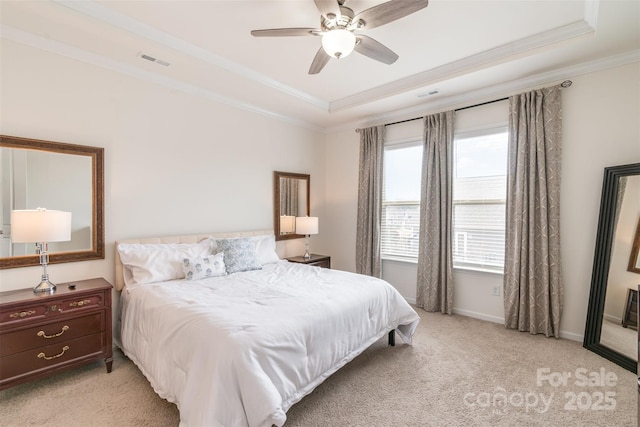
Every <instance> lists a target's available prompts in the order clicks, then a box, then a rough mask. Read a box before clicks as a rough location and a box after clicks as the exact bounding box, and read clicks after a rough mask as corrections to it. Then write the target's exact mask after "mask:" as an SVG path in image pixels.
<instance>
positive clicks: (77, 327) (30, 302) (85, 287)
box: [0, 278, 113, 390]
mask: <svg viewBox="0 0 640 427" xmlns="http://www.w3.org/2000/svg"><path fill="white" fill-rule="evenodd" d="M70 285H71V286H73V285H75V287H72V288H69V286H70ZM111 289H112V286H111V284H110V283H109V282H107V281H106V280H104V279H102V278H99V279H89V280H80V281H76V282H71V283H61V284H58V285H57V287H56V290H55V292H54V293H53V294H49V293H34V292H33V291H32V290H31V289H20V290H15V291H7V292H0V390H2V389H5V388H8V387H11V386H14V385H17V384H21V383H24V382H27V381H31V380H35V379H38V378H44V377H47V376H49V375H51V374H53V373H57V372H60V371H63V370H66V369H69V368H73V367H76V366H80V365H83V364H86V363H89V362H92V361H94V360H96V359H104V362H105V365H106V368H107V372H111V367H112V364H113V347H112V342H111V340H112V331H111Z"/></svg>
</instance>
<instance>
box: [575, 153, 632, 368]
mask: <svg viewBox="0 0 640 427" xmlns="http://www.w3.org/2000/svg"><path fill="white" fill-rule="evenodd" d="M639 217H640V163H635V164H631V165H622V166H613V167H609V168H605V172H604V182H603V187H602V197H601V204H600V215H599V219H598V230H597V235H596V248H595V256H594V262H593V270H592V272H593V273H592V279H591V293H590V295H589V306H588V308H587V323H586V327H585V336H584V347H585V348H588V349H590V350H592V351H594V352H595V353H598V354H600V355H601V356H603V357H605V358H607V359H609V360H611V361H613V362H614V363H617V364H618V365H620V366H622V367H624V368H625V369H628V370H629V371H632V372H637V369H638V364H637V360H638V358H637V355H638V334H637V331H636V329H637V286H638V276H637V275H636V274H634V273H631V272H629V271H627V264H628V260H629V253H630V251H631V248H632V245H633V236H634V231H635V226H636V224H637V222H638V218H639ZM634 328H636V329H634Z"/></svg>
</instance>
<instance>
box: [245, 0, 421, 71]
mask: <svg viewBox="0 0 640 427" xmlns="http://www.w3.org/2000/svg"><path fill="white" fill-rule="evenodd" d="M345 1H346V0H314V2H315V4H316V7H317V8H318V10H319V11H320V15H321V17H320V28H275V29H269V30H253V31H251V35H252V36H254V37H295V36H321V37H322V46H321V47H320V49H318V52H317V53H316V56H315V57H314V58H313V62H312V63H311V67H310V68H309V74H318V73H319V72H320V71H321V70H322V69H323V68H324V66H325V65H327V62H329V59H331V58H336V59H340V58H344V57H346V56H347V55H349V54H350V53H351V52H352V51H354V50H355V51H356V52H358V53H360V54H362V55H365V56H368V57H369V58H372V59H375V60H376V61H380V62H383V63H385V64H393V63H394V62H396V60H397V59H398V55H397V54H396V53H395V52H393V51H392V50H391V49H389V48H388V47H386V46H385V45H383V44H382V43H380V42H378V41H376V40H374V39H372V38H371V37H367V36H365V35H364V34H360V33H359V31H362V30H367V29H370V28H375V27H379V26H381V25H384V24H388V23H389V22H392V21H395V20H397V19H400V18H403V17H405V16H407V15H410V14H412V13H414V12H417V11H419V10H421V9H424V8H425V7H427V5H428V4H429V0H390V1H387V2H385V3H382V4H379V5H377V6H373V7H371V8H369V9H366V10H363V11H362V12H360V13H358V14H354V13H353V10H351V9H350V8H348V7H347V6H345V5H344V3H345Z"/></svg>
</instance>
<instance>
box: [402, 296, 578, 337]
mask: <svg viewBox="0 0 640 427" xmlns="http://www.w3.org/2000/svg"><path fill="white" fill-rule="evenodd" d="M405 300H406V301H407V302H408V303H409V304H413V305H415V304H416V300H415V298H405ZM453 314H459V315H461V316H466V317H471V318H473V319H479V320H485V321H487V322H491V323H500V324H503V325H504V318H502V317H498V316H492V315H490V314H484V313H478V312H477V311H471V310H464V309H461V308H454V309H453ZM560 338H562V339H566V340H571V341H578V342H583V341H584V335H580V334H576V333H573V332H566V331H560Z"/></svg>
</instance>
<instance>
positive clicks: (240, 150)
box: [0, 40, 325, 291]
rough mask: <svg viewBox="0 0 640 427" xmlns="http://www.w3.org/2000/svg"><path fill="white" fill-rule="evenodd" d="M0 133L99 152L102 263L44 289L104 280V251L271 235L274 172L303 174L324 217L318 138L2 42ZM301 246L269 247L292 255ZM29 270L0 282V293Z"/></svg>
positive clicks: (26, 281)
mask: <svg viewBox="0 0 640 427" xmlns="http://www.w3.org/2000/svg"><path fill="white" fill-rule="evenodd" d="M1 48H2V63H1V67H2V68H1V77H0V78H1V80H0V86H1V87H2V91H1V92H0V105H1V110H2V114H1V118H0V127H1V133H3V134H5V135H13V136H22V137H30V138H37V139H45V140H50V141H58V142H67V143H75V144H82V145H91V146H100V147H104V148H105V177H104V178H105V179H104V182H105V200H104V206H105V239H106V259H105V260H97V261H85V262H75V263H66V264H55V265H51V266H50V267H49V275H50V277H51V280H52V281H54V283H55V282H65V281H74V280H81V279H85V278H90V277H104V278H106V279H107V280H109V281H113V278H114V267H113V258H114V241H115V240H118V239H124V238H135V237H143V236H158V235H175V234H183V233H201V232H207V231H232V230H255V229H271V228H272V227H273V171H274V170H280V171H289V172H298V173H309V174H311V210H312V212H313V214H314V215H318V216H320V217H323V216H324V210H325V208H324V205H325V202H324V194H325V192H324V182H325V177H324V174H325V167H324V157H325V154H324V147H323V140H324V138H323V136H322V135H319V134H317V133H314V132H312V131H309V130H307V129H303V128H299V127H296V126H293V125H290V124H287V123H284V122H282V121H277V120H273V119H271V118H268V117H265V116H261V115H257V114H254V113H250V112H246V111H243V110H238V109H235V108H232V107H229V106H226V105H222V104H217V103H215V102H212V101H210V100H208V99H205V98H201V97H198V96H193V95H188V94H185V93H182V92H179V91H176V90H172V89H167V88H166V87H163V86H160V85H156V84H151V83H146V82H144V81H141V80H138V79H136V78H133V77H128V76H125V75H121V74H117V73H115V72H112V71H109V70H105V69H102V68H98V67H95V66H92V65H88V64H85V63H82V62H79V61H75V60H71V59H68V58H65V57H62V56H57V55H53V54H50V53H47V52H43V51H39V50H37V49H33V48H30V47H25V46H22V45H19V44H15V43H13V42H9V41H6V40H3V41H2V46H1ZM303 249H304V241H303V240H302V239H298V240H295V241H290V242H286V243H285V242H283V243H281V244H280V243H279V244H278V251H279V253H280V255H281V256H293V255H299V254H301V253H302V252H303ZM40 272H41V271H40V267H28V268H15V269H8V270H0V291H5V290H11V289H19V288H26V287H30V286H33V285H35V284H36V282H37V281H38V280H39V277H40Z"/></svg>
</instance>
